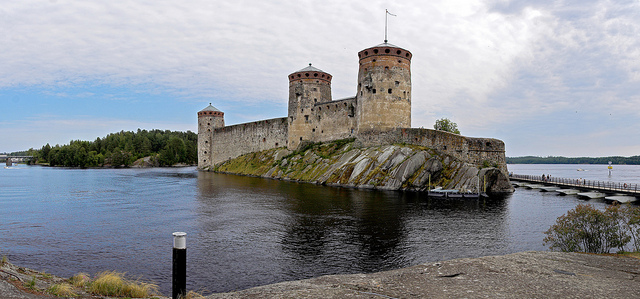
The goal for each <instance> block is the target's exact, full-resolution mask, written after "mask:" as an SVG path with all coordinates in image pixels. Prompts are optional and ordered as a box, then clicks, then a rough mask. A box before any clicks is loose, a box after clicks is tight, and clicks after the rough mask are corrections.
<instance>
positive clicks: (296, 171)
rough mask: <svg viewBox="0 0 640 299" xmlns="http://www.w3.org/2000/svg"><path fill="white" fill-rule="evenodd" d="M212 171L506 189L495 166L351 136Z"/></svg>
mask: <svg viewBox="0 0 640 299" xmlns="http://www.w3.org/2000/svg"><path fill="white" fill-rule="evenodd" d="M214 171H217V172H223V173H232V174H240V175H251V176H259V177H265V178H273V179H282V180H290V181H300V182H309V183H315V184H322V185H329V186H343V187H355V188H369V189H381V190H413V191H425V190H427V189H429V188H433V187H436V186H440V187H443V188H445V189H457V190H461V191H471V192H477V191H478V188H480V189H482V190H486V191H487V192H488V193H505V192H512V191H513V187H512V186H511V184H510V183H509V179H508V177H507V174H506V173H504V171H502V170H500V168H499V166H498V165H490V164H489V163H484V165H474V164H470V163H466V162H463V161H460V160H458V159H456V158H455V157H454V156H452V155H449V154H446V153H441V152H438V151H437V150H434V149H431V148H427V147H424V146H417V145H403V144H395V145H383V146H373V147H364V148H362V147H357V146H355V144H354V142H353V141H352V140H342V141H335V142H329V143H323V144H313V145H309V146H307V147H305V148H304V149H302V150H299V151H295V152H292V151H290V150H287V149H286V148H276V149H271V150H266V151H262V152H256V153H250V154H246V155H242V156H240V157H238V158H235V159H232V160H229V161H226V162H224V163H221V164H219V165H217V166H216V167H215V168H214Z"/></svg>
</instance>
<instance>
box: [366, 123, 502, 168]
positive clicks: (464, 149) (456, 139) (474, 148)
mask: <svg viewBox="0 0 640 299" xmlns="http://www.w3.org/2000/svg"><path fill="white" fill-rule="evenodd" d="M357 139H358V141H359V142H360V143H361V144H362V146H365V147H367V146H374V145H380V144H394V143H405V144H414V145H420V146H426V147H429V148H433V149H435V150H437V151H440V152H442V153H446V154H449V155H452V156H454V157H456V158H457V159H460V160H461V161H464V162H467V163H471V164H475V165H479V166H482V165H483V164H484V163H485V161H486V162H487V163H489V165H490V166H494V165H495V166H497V168H499V169H500V170H502V171H503V172H504V173H507V162H506V158H505V147H504V142H502V141H501V140H498V139H494V138H473V137H465V136H462V135H458V134H453V133H449V132H444V131H438V130H432V129H413V128H411V129H409V128H406V129H405V128H402V129H393V130H389V131H379V130H368V131H364V132H359V134H358V136H357Z"/></svg>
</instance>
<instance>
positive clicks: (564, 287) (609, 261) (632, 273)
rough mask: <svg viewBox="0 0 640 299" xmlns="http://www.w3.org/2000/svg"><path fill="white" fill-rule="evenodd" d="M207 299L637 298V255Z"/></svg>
mask: <svg viewBox="0 0 640 299" xmlns="http://www.w3.org/2000/svg"><path fill="white" fill-rule="evenodd" d="M207 298H209V299H217V298H581V299H583V298H640V259H637V258H632V257H616V256H604V255H591V254H579V253H560V252H520V253H514V254H509V255H502V256H487V257H480V258H467V259H455V260H449V261H443V262H436V263H428V264H423V265H417V266H413V267H409V268H404V269H399V270H392V271H386V272H380V273H372V274H352V275H331V276H322V277H317V278H312V279H307V280H300V281H290V282H283V283H277V284H273V285H267V286H262V287H256V288H252V289H248V290H244V291H239V292H232V293H224V294H213V295H210V296H208V297H207Z"/></svg>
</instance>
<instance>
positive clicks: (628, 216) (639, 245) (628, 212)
mask: <svg viewBox="0 0 640 299" xmlns="http://www.w3.org/2000/svg"><path fill="white" fill-rule="evenodd" d="M620 215H621V217H622V218H623V226H624V227H625V228H626V229H627V231H628V232H629V235H630V236H631V241H632V242H631V243H632V246H633V250H635V251H636V252H640V208H637V207H632V206H629V205H626V206H625V207H624V208H622V209H621V213H620Z"/></svg>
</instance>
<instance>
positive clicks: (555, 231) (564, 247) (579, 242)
mask: <svg viewBox="0 0 640 299" xmlns="http://www.w3.org/2000/svg"><path fill="white" fill-rule="evenodd" d="M621 219H622V214H621V210H620V207H619V206H617V205H613V206H609V207H607V208H606V210H605V211H600V210H598V209H596V208H594V207H593V206H591V205H585V204H579V205H577V206H576V208H575V209H573V210H570V211H568V212H567V214H565V215H562V216H560V217H559V218H558V219H557V220H556V223H555V224H554V225H552V226H551V228H549V230H547V231H546V232H545V234H546V235H547V236H546V237H545V238H544V243H545V244H550V246H549V247H550V248H551V249H552V250H553V249H557V250H560V251H564V252H589V253H608V252H609V251H610V250H611V249H613V248H618V249H620V250H623V249H624V245H625V244H627V243H628V242H629V241H630V240H631V237H630V236H629V234H628V232H627V231H626V230H625V229H624V227H623V223H624V221H621Z"/></svg>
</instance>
